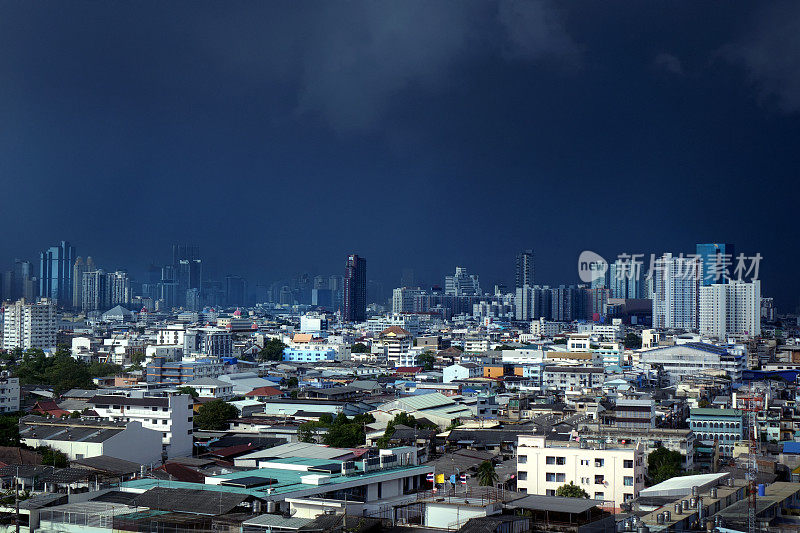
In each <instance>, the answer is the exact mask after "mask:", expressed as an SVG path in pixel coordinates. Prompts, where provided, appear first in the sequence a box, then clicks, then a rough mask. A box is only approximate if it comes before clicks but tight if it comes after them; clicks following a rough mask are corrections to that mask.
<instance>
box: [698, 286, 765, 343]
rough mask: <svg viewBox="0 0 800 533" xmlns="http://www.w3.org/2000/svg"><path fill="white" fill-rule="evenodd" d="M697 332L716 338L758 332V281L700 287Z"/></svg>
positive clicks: (759, 319)
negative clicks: (698, 329)
mask: <svg viewBox="0 0 800 533" xmlns="http://www.w3.org/2000/svg"><path fill="white" fill-rule="evenodd" d="M700 333H702V334H703V335H708V336H711V337H716V338H718V339H725V338H726V336H727V335H743V336H759V335H761V281H760V280H753V281H752V282H750V283H744V282H739V281H731V282H729V283H714V284H711V285H705V286H702V287H700Z"/></svg>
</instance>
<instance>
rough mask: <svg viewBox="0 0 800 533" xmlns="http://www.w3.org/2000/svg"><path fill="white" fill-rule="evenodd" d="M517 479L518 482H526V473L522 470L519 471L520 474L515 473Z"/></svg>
mask: <svg viewBox="0 0 800 533" xmlns="http://www.w3.org/2000/svg"><path fill="white" fill-rule="evenodd" d="M517 479H518V480H519V481H525V480H527V479H528V473H527V472H525V471H524V470H523V471H521V472H518V473H517Z"/></svg>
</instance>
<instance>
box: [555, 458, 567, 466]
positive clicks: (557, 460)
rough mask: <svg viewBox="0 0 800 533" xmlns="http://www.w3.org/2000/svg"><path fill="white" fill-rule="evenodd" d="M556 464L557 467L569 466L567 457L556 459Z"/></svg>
mask: <svg viewBox="0 0 800 533" xmlns="http://www.w3.org/2000/svg"><path fill="white" fill-rule="evenodd" d="M556 464H557V465H565V464H567V458H566V457H556Z"/></svg>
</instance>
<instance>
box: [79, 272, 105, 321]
mask: <svg viewBox="0 0 800 533" xmlns="http://www.w3.org/2000/svg"><path fill="white" fill-rule="evenodd" d="M107 283H108V278H107V277H106V273H105V272H104V271H103V270H102V269H95V270H90V271H86V272H84V273H83V284H82V287H81V310H82V311H83V312H84V313H88V312H90V311H106V310H108V309H109V305H108V288H107V287H108V285H107Z"/></svg>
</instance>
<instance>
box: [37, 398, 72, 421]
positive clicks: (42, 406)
mask: <svg viewBox="0 0 800 533" xmlns="http://www.w3.org/2000/svg"><path fill="white" fill-rule="evenodd" d="M31 412H32V413H41V414H46V415H52V416H55V417H57V418H58V417H62V416H65V415H66V416H69V415H71V414H72V413H70V412H69V411H65V410H64V409H62V408H60V407H59V406H58V404H57V403H56V402H55V401H54V400H41V401H38V402H36V405H34V406H33V409H31Z"/></svg>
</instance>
